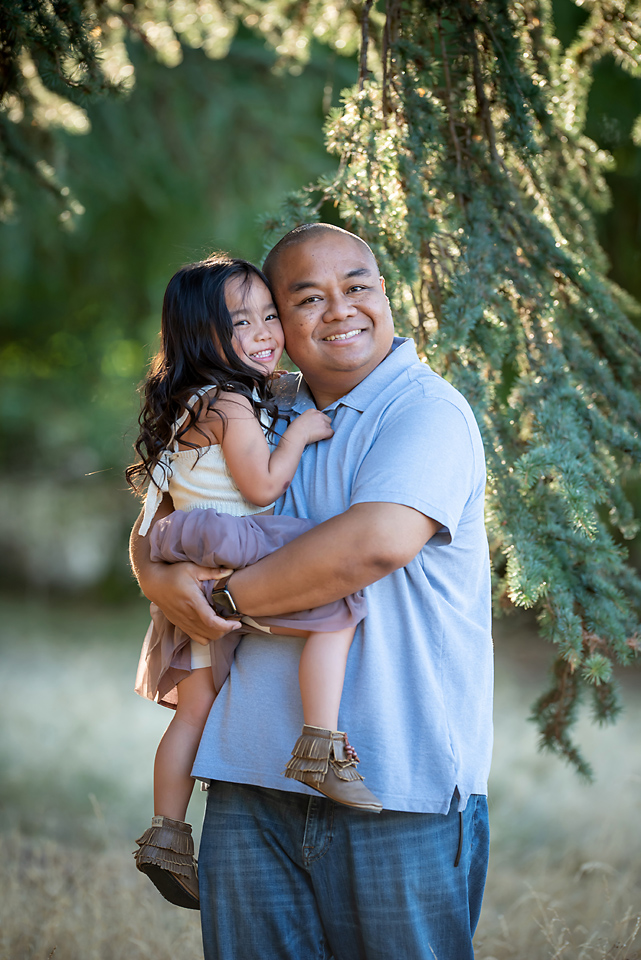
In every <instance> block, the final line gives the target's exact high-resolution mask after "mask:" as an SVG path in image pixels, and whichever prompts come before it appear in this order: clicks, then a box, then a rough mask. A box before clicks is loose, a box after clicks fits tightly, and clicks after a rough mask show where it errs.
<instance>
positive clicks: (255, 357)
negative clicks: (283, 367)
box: [225, 277, 285, 376]
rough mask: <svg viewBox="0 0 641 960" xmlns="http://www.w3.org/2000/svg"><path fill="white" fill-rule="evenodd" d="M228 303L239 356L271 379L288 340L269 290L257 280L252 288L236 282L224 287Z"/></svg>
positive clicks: (233, 280)
mask: <svg viewBox="0 0 641 960" xmlns="http://www.w3.org/2000/svg"><path fill="white" fill-rule="evenodd" d="M225 302H226V304H227V309H228V310H229V314H230V316H231V319H232V323H233V325H234V339H233V341H232V346H233V348H234V351H235V352H236V355H237V356H238V357H240V359H241V360H243V361H244V362H245V363H246V364H248V366H250V367H253V368H254V369H255V370H258V371H260V373H262V374H264V375H265V376H270V375H271V374H272V373H273V372H274V370H275V369H276V367H277V366H278V362H279V360H280V358H281V356H282V353H283V348H284V346H285V337H284V335H283V328H282V326H281V323H280V320H279V318H278V313H277V311H276V307H275V306H274V300H273V298H272V295H271V293H270V292H269V289H268V288H267V287H266V286H265V284H264V283H263V281H262V280H260V279H259V278H258V277H253V278H252V279H251V280H250V281H249V284H247V283H244V282H242V281H241V280H239V279H238V278H233V279H232V280H229V281H228V283H227V285H226V287H225Z"/></svg>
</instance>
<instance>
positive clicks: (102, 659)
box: [0, 600, 641, 960]
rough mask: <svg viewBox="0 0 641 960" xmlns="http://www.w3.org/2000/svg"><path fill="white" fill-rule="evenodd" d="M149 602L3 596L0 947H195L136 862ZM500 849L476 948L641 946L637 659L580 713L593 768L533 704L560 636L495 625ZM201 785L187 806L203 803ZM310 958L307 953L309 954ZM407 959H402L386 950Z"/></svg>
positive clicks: (508, 953) (567, 954) (7, 958)
mask: <svg viewBox="0 0 641 960" xmlns="http://www.w3.org/2000/svg"><path fill="white" fill-rule="evenodd" d="M144 628H145V611H144V604H142V602H141V603H140V604H137V605H135V606H134V607H133V608H131V607H127V606H125V607H123V608H122V609H119V610H118V609H116V610H114V609H101V610H96V609H91V608H84V607H82V606H76V607H73V606H71V605H66V606H64V607H49V606H46V605H44V604H39V603H29V604H26V603H24V602H17V601H10V602H7V601H6V600H5V602H4V603H3V617H2V640H1V656H2V664H3V667H2V676H3V680H4V683H3V696H2V701H1V704H0V711H1V712H2V723H3V725H2V729H3V734H2V738H1V739H0V809H1V812H2V817H1V819H0V864H1V866H0V960H143V958H148V957H153V958H154V960H199V958H201V957H202V951H201V946H200V932H199V927H198V915H197V914H194V913H192V912H191V911H186V910H180V909H178V908H175V907H172V906H171V905H169V904H166V903H165V902H164V901H163V900H162V899H161V898H160V897H158V896H157V895H156V894H155V891H154V889H153V887H152V886H151V884H149V883H148V881H147V880H146V878H144V877H142V876H141V875H139V874H138V873H137V872H136V870H135V869H134V866H133V859H132V857H131V850H132V849H133V842H132V839H133V838H134V837H135V836H138V833H139V832H141V831H142V829H143V828H144V825H145V824H146V821H147V819H148V816H149V812H150V804H151V768H152V758H153V753H154V749H155V745H156V743H157V741H158V739H159V737H160V734H161V732H162V730H163V728H164V724H165V723H166V722H167V719H168V714H167V712H166V711H164V710H162V709H161V708H159V707H155V706H154V705H153V704H148V703H145V702H143V701H141V700H139V699H138V698H137V697H136V696H135V695H134V694H133V693H132V691H131V685H132V677H133V673H134V670H135V664H136V660H137V655H138V650H139V646H140V641H141V638H142V634H143V632H144ZM496 637H497V644H496V646H497V697H496V748H495V760H494V768H493V773H492V781H491V796H490V803H491V819H492V830H493V841H492V843H493V846H492V860H491V865H490V875H489V879H488V886H487V894H486V901H485V907H484V911H483V915H482V917H481V923H480V926H479V930H478V934H477V941H476V942H477V949H476V952H477V960H492V958H494V960H557V958H563V960H605V958H607V960H640V958H641V929H640V928H641V919H640V918H641V857H639V840H640V835H641V829H640V826H639V823H640V819H641V817H640V814H641V790H640V784H641V752H640V751H639V747H638V745H639V742H640V741H641V671H640V672H631V673H630V675H629V676H628V677H624V678H623V683H624V699H625V704H626V712H625V714H624V716H623V718H622V719H621V721H620V722H619V724H618V725H617V726H616V727H613V728H606V729H598V728H595V727H592V726H591V725H590V724H589V722H588V721H587V719H583V720H582V722H581V727H580V731H579V734H578V736H579V737H580V739H581V742H582V743H583V744H584V747H585V752H586V754H587V755H588V758H589V759H590V760H591V762H592V763H593V765H594V768H595V773H596V781H595V783H594V784H592V785H586V784H584V783H583V782H582V781H580V780H579V779H578V778H577V777H576V775H575V774H574V773H572V771H570V770H569V769H567V768H566V767H565V766H564V765H563V764H561V763H560V762H559V761H558V760H556V759H554V758H553V757H549V756H543V755H541V754H539V753H538V752H537V750H536V735H535V730H534V728H533V727H532V725H531V724H530V723H528V722H527V720H526V717H527V713H528V708H529V704H530V702H531V701H532V700H533V699H534V697H535V695H536V694H537V693H538V692H540V689H541V686H542V683H543V681H544V677H545V670H546V662H547V658H548V651H547V649H546V647H545V645H544V644H543V643H542V642H540V641H538V640H537V639H536V638H534V637H533V636H532V634H531V628H529V627H528V624H527V622H526V621H518V620H507V621H503V622H501V623H499V624H498V625H497V631H496ZM202 806H203V803H202V797H201V796H200V795H196V796H195V798H194V800H193V802H192V809H191V818H192V820H193V821H194V822H197V821H198V820H199V819H200V818H201V814H202ZM301 960H303V958H301ZM390 960H402V958H390Z"/></svg>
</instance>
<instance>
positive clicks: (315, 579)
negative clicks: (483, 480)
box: [131, 500, 440, 643]
mask: <svg viewBox="0 0 641 960" xmlns="http://www.w3.org/2000/svg"><path fill="white" fill-rule="evenodd" d="M169 513H171V502H170V501H168V500H167V501H163V503H162V504H161V507H160V508H159V510H158V514H157V517H156V518H157V519H160V518H161V517H163V516H168V515H169ZM139 525H140V520H139V521H138V522H137V523H136V525H135V526H134V529H133V532H132V536H131V565H132V568H133V571H134V574H135V575H136V577H137V579H138V582H139V583H140V587H141V589H142V591H143V593H144V594H145V596H146V597H148V598H149V599H150V600H153V601H154V603H156V604H157V605H158V606H159V607H160V609H161V610H162V611H163V613H164V614H165V615H166V617H167V618H168V619H169V620H170V621H171V622H172V623H175V624H176V625H177V626H179V627H181V628H182V629H183V630H184V631H185V633H187V634H188V635H189V636H190V637H192V638H193V639H194V640H197V641H199V642H200V643H206V642H208V641H209V640H217V639H219V638H220V637H221V636H223V635H224V634H225V633H228V632H229V629H230V626H231V623H230V621H228V620H222V619H221V618H220V617H217V616H216V615H215V614H214V612H213V611H212V609H211V607H210V606H209V604H208V603H207V602H206V600H205V598H204V596H203V594H202V591H201V589H200V586H199V581H201V580H207V579H211V578H213V577H214V576H220V575H221V574H220V571H219V570H218V569H215V570H211V569H208V568H204V567H199V566H197V565H196V564H193V563H171V564H165V563H156V562H153V561H152V560H150V558H149V543H148V540H149V538H148V537H140V536H139V535H138V527H139ZM439 529H440V524H438V523H437V522H436V521H434V520H432V519H430V518H429V517H426V516H424V515H423V514H422V513H420V512H419V511H418V510H414V509H413V508H412V507H406V506H402V505H400V504H396V503H358V504H355V505H354V506H352V507H350V508H349V510H347V511H346V512H345V513H342V514H339V515H338V516H336V517H332V518H331V519H330V520H326V521H325V522H324V523H321V524H319V525H318V526H317V527H314V529H313V530H310V531H309V532H308V533H305V534H303V535H302V536H301V537H297V538H296V540H293V541H292V542H291V543H289V544H287V545H286V546H285V547H281V549H280V550H277V551H276V552H275V553H273V554H271V555H270V556H269V557H265V558H264V559H263V560H260V561H259V562H258V563H256V564H254V565H253V566H251V567H245V568H244V569H243V570H237V571H236V572H235V573H234V575H233V577H232V579H231V580H230V581H229V583H228V588H229V590H230V593H231V594H232V596H233V598H234V600H235V602H236V605H237V607H238V609H239V610H240V611H241V612H242V613H247V614H249V615H250V616H275V615H277V614H279V613H293V612H294V611H296V610H307V609H310V608H311V607H317V606H321V605H322V604H324V603H331V602H333V601H334V600H339V599H341V598H342V597H345V596H347V595H348V594H350V593H355V592H356V591H357V590H361V589H362V588H363V587H366V586H368V585H369V584H370V583H374V582H375V581H376V580H380V579H381V578H382V577H384V576H386V575H387V574H388V573H391V572H392V571H394V570H397V569H399V568H400V567H404V566H406V565H407V564H408V563H409V562H410V561H411V560H413V559H414V557H415V556H416V555H417V553H418V552H419V551H420V550H421V548H422V547H423V546H424V545H425V543H427V541H428V540H429V539H430V538H431V537H432V536H433V535H434V534H435V533H436V532H437V531H438V530H439ZM236 622H237V621H233V623H236Z"/></svg>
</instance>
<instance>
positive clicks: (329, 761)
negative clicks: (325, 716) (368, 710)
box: [284, 724, 382, 813]
mask: <svg viewBox="0 0 641 960" xmlns="http://www.w3.org/2000/svg"><path fill="white" fill-rule="evenodd" d="M352 754H353V755H352V756H350V754H349V753H348V752H347V736H346V734H345V733H343V732H342V731H340V730H326V729H324V728H323V727H313V726H310V725H309V724H306V725H305V726H304V727H303V730H302V733H301V735H300V737H299V738H298V740H297V741H296V743H295V744H294V749H293V750H292V757H291V760H290V761H289V762H288V764H287V767H286V769H285V771H284V775H285V776H286V777H288V778H289V779H290V780H298V781H299V782H300V783H305V784H307V786H308V787H312V788H313V789H314V790H318V792H319V793H322V794H323V795H324V796H326V797H329V798H330V799H331V800H335V801H336V802H337V803H342V804H344V805H345V806H348V807H353V808H354V809H358V810H364V811H368V812H370V813H380V812H381V810H382V805H381V803H380V801H379V799H378V798H377V797H375V796H374V794H373V793H372V792H371V791H370V790H369V789H368V788H367V787H366V786H365V784H364V782H363V777H362V776H361V775H360V773H359V772H358V770H357V764H358V759H357V758H356V755H355V753H354V752H353V751H352Z"/></svg>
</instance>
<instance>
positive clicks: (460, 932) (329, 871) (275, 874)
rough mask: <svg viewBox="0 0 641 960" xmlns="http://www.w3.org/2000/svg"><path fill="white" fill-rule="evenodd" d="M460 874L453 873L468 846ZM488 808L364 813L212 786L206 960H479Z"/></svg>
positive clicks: (205, 858)
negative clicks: (476, 941)
mask: <svg viewBox="0 0 641 960" xmlns="http://www.w3.org/2000/svg"><path fill="white" fill-rule="evenodd" d="M461 823H462V827H463V830H462V837H463V842H462V844H461V850H460V860H459V864H458V866H456V867H455V866H454V861H455V859H456V856H457V852H458V848H459V841H460V836H461V831H460V827H461ZM488 846H489V830H488V817H487V800H486V798H485V797H482V796H473V797H470V800H469V801H468V804H467V809H466V810H465V812H464V813H463V814H462V815H461V818H460V820H459V814H458V812H457V810H456V804H455V803H453V804H452V807H451V808H450V812H449V813H448V814H447V815H442V814H433V813H399V812H396V811H390V810H384V811H383V812H382V813H381V814H378V815H376V814H372V813H359V812H358V811H354V810H350V809H349V808H347V807H343V806H340V805H339V804H335V803H333V802H332V801H331V800H327V799H325V798H324V797H321V796H319V797H309V796H305V795H303V794H297V793H285V792H282V791H280V790H267V789H265V788H263V787H256V786H251V785H245V784H238V783H223V782H215V783H212V785H211V789H210V790H209V797H208V800H207V811H206V814H205V822H204V826H203V833H202V840H201V844H200V854H199V875H200V902H201V906H200V909H201V918H202V928H203V942H204V953H205V960H331V958H334V960H395V958H403V960H472V958H473V956H474V952H473V950H472V936H473V933H474V930H475V928H476V924H477V921H478V917H479V913H480V910H481V899H482V897H483V887H484V885H485V875H486V871H487V860H488Z"/></svg>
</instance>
